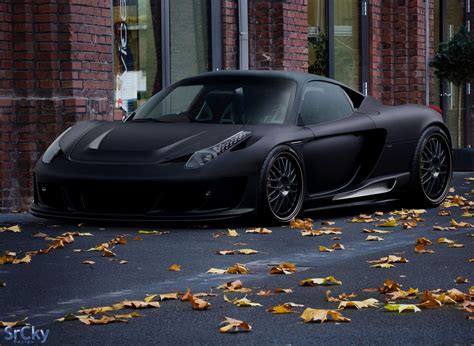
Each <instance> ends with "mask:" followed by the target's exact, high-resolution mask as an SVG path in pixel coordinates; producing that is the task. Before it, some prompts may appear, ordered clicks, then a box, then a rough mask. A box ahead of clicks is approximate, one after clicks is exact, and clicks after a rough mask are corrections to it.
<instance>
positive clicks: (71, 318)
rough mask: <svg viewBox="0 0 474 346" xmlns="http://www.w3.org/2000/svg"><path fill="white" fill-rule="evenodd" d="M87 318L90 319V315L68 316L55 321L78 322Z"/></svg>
mask: <svg viewBox="0 0 474 346" xmlns="http://www.w3.org/2000/svg"><path fill="white" fill-rule="evenodd" d="M86 317H89V315H75V314H66V315H64V316H63V317H60V318H58V319H55V321H57V322H64V321H74V320H78V319H79V318H86Z"/></svg>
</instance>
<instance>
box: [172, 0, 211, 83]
mask: <svg viewBox="0 0 474 346" xmlns="http://www.w3.org/2000/svg"><path fill="white" fill-rule="evenodd" d="M208 12H209V8H208V1H207V0H193V1H189V0H172V1H170V65H171V66H170V67H171V71H170V72H171V73H170V75H171V82H172V83H173V82H176V81H179V80H180V79H183V78H185V77H190V76H193V75H196V74H198V73H201V72H204V71H209V70H210V63H209V60H210V54H209V29H210V28H209V20H208Z"/></svg>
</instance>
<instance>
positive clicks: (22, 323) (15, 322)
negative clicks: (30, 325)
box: [0, 317, 28, 328]
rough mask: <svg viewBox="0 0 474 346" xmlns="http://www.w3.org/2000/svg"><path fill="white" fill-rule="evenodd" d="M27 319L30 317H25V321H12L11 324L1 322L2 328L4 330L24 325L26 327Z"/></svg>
mask: <svg viewBox="0 0 474 346" xmlns="http://www.w3.org/2000/svg"><path fill="white" fill-rule="evenodd" d="M27 319H28V317H25V318H24V319H22V320H18V321H11V322H5V321H0V327H1V328H3V327H17V326H24V325H26V323H25V322H26V320H27Z"/></svg>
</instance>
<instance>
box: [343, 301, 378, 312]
mask: <svg viewBox="0 0 474 346" xmlns="http://www.w3.org/2000/svg"><path fill="white" fill-rule="evenodd" d="M379 304H380V302H379V301H378V300H377V299H374V298H369V299H365V300H350V301H341V302H340V303H339V306H338V307H337V308H338V309H346V308H356V309H358V310H359V309H363V308H376V307H378V305H379Z"/></svg>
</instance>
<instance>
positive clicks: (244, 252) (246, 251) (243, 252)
mask: <svg viewBox="0 0 474 346" xmlns="http://www.w3.org/2000/svg"><path fill="white" fill-rule="evenodd" d="M235 251H236V252H237V253H238V254H241V255H254V254H257V253H258V251H257V250H254V249H238V250H235Z"/></svg>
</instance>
